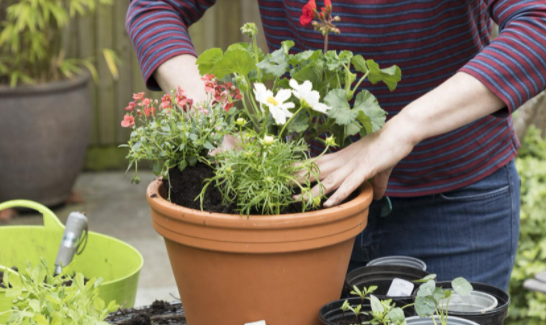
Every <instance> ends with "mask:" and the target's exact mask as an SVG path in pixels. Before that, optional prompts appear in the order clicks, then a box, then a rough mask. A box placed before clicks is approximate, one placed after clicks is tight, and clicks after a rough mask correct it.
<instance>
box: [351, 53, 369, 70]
mask: <svg viewBox="0 0 546 325" xmlns="http://www.w3.org/2000/svg"><path fill="white" fill-rule="evenodd" d="M351 62H352V63H353V66H354V67H355V70H356V71H358V72H362V73H366V72H368V67H367V66H366V60H364V58H363V57H362V55H355V56H353V58H352V59H351Z"/></svg>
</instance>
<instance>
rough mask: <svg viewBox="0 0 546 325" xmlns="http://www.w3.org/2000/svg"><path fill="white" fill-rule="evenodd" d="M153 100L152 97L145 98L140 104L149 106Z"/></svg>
mask: <svg viewBox="0 0 546 325" xmlns="http://www.w3.org/2000/svg"><path fill="white" fill-rule="evenodd" d="M151 102H152V100H151V99H150V98H144V99H143V100H142V103H140V106H148V105H150V103H151Z"/></svg>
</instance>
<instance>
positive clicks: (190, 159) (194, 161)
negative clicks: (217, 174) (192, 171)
mask: <svg viewBox="0 0 546 325" xmlns="http://www.w3.org/2000/svg"><path fill="white" fill-rule="evenodd" d="M188 163H189V164H190V166H191V167H193V166H195V164H197V157H196V156H189V157H188Z"/></svg>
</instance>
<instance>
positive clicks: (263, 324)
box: [245, 320, 265, 325]
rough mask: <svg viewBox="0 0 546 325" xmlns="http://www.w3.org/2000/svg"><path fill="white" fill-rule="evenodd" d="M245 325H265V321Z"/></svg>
mask: <svg viewBox="0 0 546 325" xmlns="http://www.w3.org/2000/svg"><path fill="white" fill-rule="evenodd" d="M245 325H265V320H260V321H257V322H253V323H246V324H245Z"/></svg>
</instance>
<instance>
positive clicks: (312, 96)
mask: <svg viewBox="0 0 546 325" xmlns="http://www.w3.org/2000/svg"><path fill="white" fill-rule="evenodd" d="M319 99H320V94H319V92H318V91H316V90H313V91H311V92H309V94H307V96H306V97H305V101H306V102H307V104H309V105H310V106H311V107H313V106H315V105H316V104H318V102H319Z"/></svg>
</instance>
